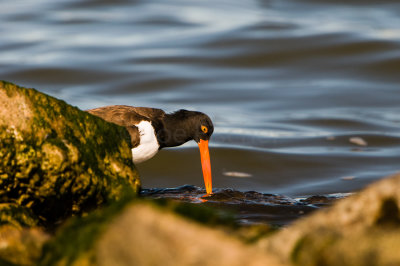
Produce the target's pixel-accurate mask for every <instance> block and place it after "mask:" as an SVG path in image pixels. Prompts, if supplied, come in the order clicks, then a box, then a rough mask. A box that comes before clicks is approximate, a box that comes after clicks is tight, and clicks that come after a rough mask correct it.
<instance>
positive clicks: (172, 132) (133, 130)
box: [87, 105, 214, 194]
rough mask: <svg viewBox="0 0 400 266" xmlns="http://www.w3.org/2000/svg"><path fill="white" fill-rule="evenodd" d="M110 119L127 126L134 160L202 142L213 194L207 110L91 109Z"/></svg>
mask: <svg viewBox="0 0 400 266" xmlns="http://www.w3.org/2000/svg"><path fill="white" fill-rule="evenodd" d="M87 112H89V113H91V114H93V115H95V116H98V117H101V118H103V119H104V120H106V121H108V122H112V123H115V124H117V125H120V126H124V127H125V128H126V129H127V130H128V132H129V134H130V136H131V144H132V158H133V162H134V163H135V164H136V163H141V162H143V161H146V160H148V159H150V158H151V157H153V156H154V155H155V154H156V153H157V152H158V151H159V150H161V149H162V148H165V147H175V146H179V145H182V144H183V143H185V142H187V141H189V140H194V141H196V142H197V144H198V145H199V149H200V158H201V165H202V169H203V177H204V184H205V187H206V191H207V194H211V193H212V181H211V164H210V153H209V150H208V141H209V139H210V137H211V135H212V133H213V131H214V126H213V124H212V122H211V119H210V118H209V117H208V116H207V115H206V114H204V113H201V112H195V111H187V110H178V111H176V112H174V113H170V114H167V113H165V112H164V111H163V110H161V109H156V108H149V107H132V106H126V105H111V106H105V107H100V108H95V109H91V110H87Z"/></svg>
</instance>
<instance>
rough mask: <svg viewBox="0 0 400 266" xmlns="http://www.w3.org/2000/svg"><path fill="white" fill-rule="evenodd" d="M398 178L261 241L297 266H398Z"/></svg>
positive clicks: (399, 258) (399, 183)
mask: <svg viewBox="0 0 400 266" xmlns="http://www.w3.org/2000/svg"><path fill="white" fill-rule="evenodd" d="M399 206H400V174H398V175H396V176H393V177H391V178H387V179H384V180H382V181H379V182H377V183H374V184H372V185H370V186H369V187H367V188H366V189H364V190H363V191H361V192H359V193H357V194H354V195H352V196H350V197H348V198H345V199H342V200H339V201H338V202H337V203H336V204H334V205H333V206H332V207H331V208H327V209H323V210H320V211H317V212H315V213H314V214H312V215H311V216H309V217H305V218H304V219H301V220H299V221H297V222H295V223H294V224H293V225H292V226H290V227H288V228H285V229H283V230H282V231H280V232H279V233H277V234H275V235H273V236H272V237H270V238H265V239H264V240H262V241H260V242H259V245H260V246H263V247H264V248H265V250H267V251H268V252H273V253H274V254H277V255H279V256H280V258H281V260H282V261H283V262H286V263H293V264H295V265H310V266H312V265H400V253H399V252H398V247H399V246H400V211H399Z"/></svg>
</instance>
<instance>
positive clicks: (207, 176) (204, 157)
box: [198, 139, 212, 194]
mask: <svg viewBox="0 0 400 266" xmlns="http://www.w3.org/2000/svg"><path fill="white" fill-rule="evenodd" d="M198 144H199V149H200V157H201V167H202V168H203V176H204V184H205V186H206V191H207V194H212V180H211V163H210V152H209V150H208V140H202V139H200V142H199V143H198Z"/></svg>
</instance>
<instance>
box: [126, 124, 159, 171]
mask: <svg viewBox="0 0 400 266" xmlns="http://www.w3.org/2000/svg"><path fill="white" fill-rule="evenodd" d="M136 126H137V127H138V129H139V134H140V142H139V145H138V146H136V147H135V148H133V149H132V159H133V162H134V163H141V162H144V161H146V160H148V159H150V158H151V157H153V156H154V155H156V153H157V152H158V148H159V147H160V145H159V144H158V142H157V137H156V132H155V131H154V128H153V126H152V125H151V122H149V121H142V122H140V123H139V124H137V125H136Z"/></svg>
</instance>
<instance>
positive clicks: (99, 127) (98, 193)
mask: <svg viewBox="0 0 400 266" xmlns="http://www.w3.org/2000/svg"><path fill="white" fill-rule="evenodd" d="M0 106H1V108H0V202H1V203H14V204H17V205H19V206H22V207H26V208H29V209H30V210H31V211H32V213H33V214H34V215H35V216H36V217H37V220H38V222H39V224H41V225H45V226H48V225H51V224H54V223H56V222H57V221H59V220H62V219H64V218H66V217H69V216H70V215H72V214H81V213H84V212H85V211H87V210H90V209H92V208H94V207H97V206H99V205H101V204H102V203H105V202H109V201H113V200H118V199H119V198H120V197H121V196H122V195H123V194H124V193H135V192H137V191H138V188H139V185H140V183H139V178H138V174H137V171H136V169H135V167H134V165H133V163H132V159H131V156H132V155H131V151H130V148H129V135H128V132H126V130H125V129H124V128H122V127H119V126H117V125H114V124H110V123H107V122H105V121H103V120H102V119H99V118H97V117H94V116H92V115H90V114H88V113H86V112H83V111H81V110H79V109H78V108H75V107H72V106H70V105H68V104H66V103H65V102H63V101H60V100H57V99H55V98H53V97H50V96H48V95H45V94H43V93H40V92H38V91H36V90H34V89H25V88H21V87H18V86H16V85H13V84H11V83H7V82H2V81H0Z"/></svg>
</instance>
